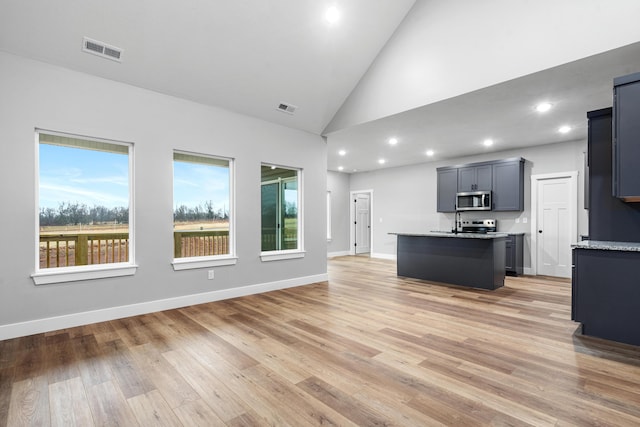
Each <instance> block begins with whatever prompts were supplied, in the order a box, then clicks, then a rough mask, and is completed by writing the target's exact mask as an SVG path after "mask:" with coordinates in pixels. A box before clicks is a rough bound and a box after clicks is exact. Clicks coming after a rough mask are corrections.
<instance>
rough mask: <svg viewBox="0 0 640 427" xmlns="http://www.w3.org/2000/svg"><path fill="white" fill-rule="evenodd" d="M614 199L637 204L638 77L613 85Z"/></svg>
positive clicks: (639, 143)
mask: <svg viewBox="0 0 640 427" xmlns="http://www.w3.org/2000/svg"><path fill="white" fill-rule="evenodd" d="M613 120H614V125H613V195H614V196H615V197H618V198H620V199H622V200H624V201H625V202H640V168H638V159H640V73H635V74H630V75H628V76H623V77H618V78H616V79H614V81H613Z"/></svg>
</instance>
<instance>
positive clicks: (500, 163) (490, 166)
mask: <svg viewBox="0 0 640 427" xmlns="http://www.w3.org/2000/svg"><path fill="white" fill-rule="evenodd" d="M465 191H491V197H492V210H494V211H522V210H524V159H523V158H521V157H515V158H512V159H506V160H496V161H493V162H481V163H471V164H466V165H459V166H448V167H442V168H438V208H437V209H438V212H455V211H456V193H457V192H459V193H462V192H465Z"/></svg>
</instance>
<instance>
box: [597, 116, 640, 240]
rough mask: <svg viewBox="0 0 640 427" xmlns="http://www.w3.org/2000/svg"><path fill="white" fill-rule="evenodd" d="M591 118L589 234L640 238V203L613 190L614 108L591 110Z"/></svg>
mask: <svg viewBox="0 0 640 427" xmlns="http://www.w3.org/2000/svg"><path fill="white" fill-rule="evenodd" d="M587 118H588V124H589V127H588V133H587V135H588V139H587V141H588V147H589V152H588V156H587V158H588V162H589V168H588V177H589V185H588V186H587V187H588V196H589V197H586V198H588V199H589V238H590V239H591V240H609V241H614V242H640V203H626V202H625V201H624V200H622V199H619V198H617V197H615V196H613V194H612V193H611V188H612V179H611V176H612V173H613V169H612V167H613V161H612V155H613V153H612V149H611V147H612V145H611V141H612V120H613V115H612V110H611V108H603V109H601V110H595V111H589V112H588V113H587Z"/></svg>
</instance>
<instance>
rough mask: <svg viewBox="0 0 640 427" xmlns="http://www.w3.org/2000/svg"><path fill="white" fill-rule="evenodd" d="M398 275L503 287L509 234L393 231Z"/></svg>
mask: <svg viewBox="0 0 640 427" xmlns="http://www.w3.org/2000/svg"><path fill="white" fill-rule="evenodd" d="M390 234H394V235H396V236H398V243H397V273H398V276H404V277H412V278H416V279H423V280H430V281H434V282H441V283H449V284H453V285H459V286H467V287H471V288H481V289H489V290H493V289H497V288H499V287H501V286H504V276H505V242H506V238H507V234H506V233H487V234H477V233H457V234H455V233H450V232H429V233H420V234H418V233H390Z"/></svg>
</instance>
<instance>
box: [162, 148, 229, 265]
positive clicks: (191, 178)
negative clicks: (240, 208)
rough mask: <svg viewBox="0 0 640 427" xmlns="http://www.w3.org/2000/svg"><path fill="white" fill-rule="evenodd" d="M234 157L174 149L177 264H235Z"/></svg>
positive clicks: (174, 250) (175, 260)
mask: <svg viewBox="0 0 640 427" xmlns="http://www.w3.org/2000/svg"><path fill="white" fill-rule="evenodd" d="M232 164H233V162H232V160H230V159H226V158H221V157H213V156H206V155H201V154H193V153H186V152H178V151H176V152H174V153H173V205H174V211H173V257H174V262H173V266H174V269H176V270H181V269H187V268H201V267H206V266H216V265H228V264H235V262H236V259H235V257H234V253H235V250H234V239H233V237H234V227H233V224H234V222H233V202H232V200H233V199H232V191H231V189H232V179H231V177H232Z"/></svg>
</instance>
